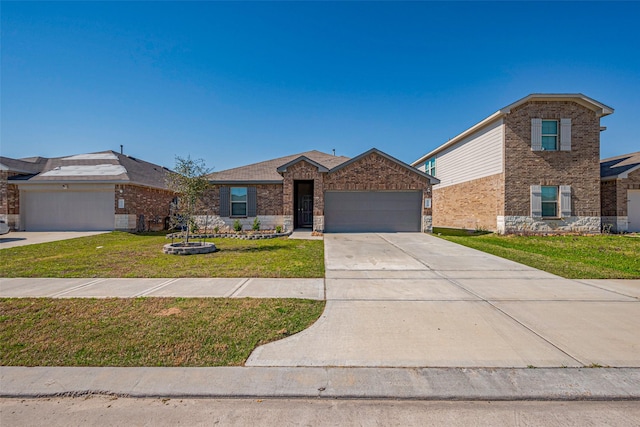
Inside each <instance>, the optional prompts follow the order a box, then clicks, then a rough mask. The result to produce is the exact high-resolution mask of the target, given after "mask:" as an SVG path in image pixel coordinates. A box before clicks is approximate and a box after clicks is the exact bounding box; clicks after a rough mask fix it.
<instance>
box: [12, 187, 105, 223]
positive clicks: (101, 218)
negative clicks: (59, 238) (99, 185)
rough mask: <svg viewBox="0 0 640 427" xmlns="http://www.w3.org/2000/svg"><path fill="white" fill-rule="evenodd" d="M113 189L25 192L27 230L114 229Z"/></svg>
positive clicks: (22, 204)
mask: <svg viewBox="0 0 640 427" xmlns="http://www.w3.org/2000/svg"><path fill="white" fill-rule="evenodd" d="M114 203H115V202H114V193H113V190H111V191H71V190H63V191H22V192H21V206H20V211H21V212H22V218H23V221H24V222H23V228H24V229H25V230H26V231H98V230H113V229H114V214H115V206H114Z"/></svg>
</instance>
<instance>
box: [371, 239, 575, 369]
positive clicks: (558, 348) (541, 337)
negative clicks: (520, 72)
mask: <svg viewBox="0 0 640 427" xmlns="http://www.w3.org/2000/svg"><path fill="white" fill-rule="evenodd" d="M380 238H382V239H383V240H384V241H386V242H388V243H389V244H390V245H392V246H394V247H395V248H397V249H398V250H400V251H401V252H403V253H405V254H406V255H408V256H410V257H411V258H413V259H415V260H416V261H418V262H419V263H421V264H423V265H427V264H426V263H424V262H423V261H422V260H420V259H418V258H417V257H415V256H414V255H412V254H411V253H409V252H407V251H405V250H404V249H403V248H401V247H399V246H398V245H396V244H395V243H393V242H391V241H390V240H388V239H386V238H384V237H383V236H380ZM427 267H428V265H427ZM429 269H430V270H432V271H433V272H434V273H436V274H437V275H438V276H440V277H442V278H444V279H446V280H447V281H449V282H450V283H451V284H452V285H454V286H457V287H458V288H460V289H462V290H463V291H465V292H467V293H469V294H471V295H473V296H475V297H476V298H480V300H481V301H484V302H486V303H487V304H489V306H491V307H493V308H494V309H495V310H496V311H498V312H500V313H502V314H503V315H504V316H506V317H508V318H509V319H511V320H513V321H514V322H516V323H517V324H519V325H520V326H522V327H523V328H524V329H526V330H528V331H529V332H531V333H532V334H534V335H535V336H537V337H538V338H540V339H541V340H543V341H544V342H546V343H548V344H549V345H551V346H552V347H554V348H555V349H557V350H558V351H560V352H561V353H563V354H565V355H567V356H568V357H570V358H571V359H573V360H575V361H576V362H578V363H580V364H582V365H586V362H583V361H582V360H580V359H579V358H577V357H575V356H573V355H571V354H569V353H568V352H567V351H565V350H563V349H562V348H560V347H559V346H558V345H556V344H555V343H553V342H552V341H550V340H549V339H547V338H545V337H543V336H542V335H540V334H539V333H538V332H536V331H535V330H533V329H532V328H530V327H529V326H527V325H525V324H524V323H522V322H521V321H520V320H518V319H516V318H515V317H513V316H512V315H510V314H509V313H507V312H505V311H504V310H502V309H501V308H500V307H498V306H496V305H495V304H494V303H492V302H491V301H489V300H488V299H486V298H484V297H482V296H481V295H479V294H477V293H475V292H473V291H471V290H469V289H467V288H465V287H464V286H463V285H462V284H461V283H458V282H457V281H456V279H452V278H449V277H446V276H445V275H444V274H442V273H440V272H439V271H437V270H433V269H431V267H429Z"/></svg>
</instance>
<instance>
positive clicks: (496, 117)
mask: <svg viewBox="0 0 640 427" xmlns="http://www.w3.org/2000/svg"><path fill="white" fill-rule="evenodd" d="M505 115H506V113H505V112H503V111H502V110H499V111H496V112H495V113H493V114H492V115H490V116H489V117H487V118H486V119H484V120H482V121H481V122H479V123H477V124H475V125H473V126H471V127H470V128H469V129H467V130H465V131H464V132H462V133H460V134H458V135H456V136H454V137H453V138H451V139H450V140H449V141H447V142H445V143H444V144H442V145H440V146H439V147H437V148H435V149H433V150H431V151H429V152H428V153H427V154H425V155H424V156H422V157H420V158H419V159H418V160H416V161H414V162H413V163H411V166H413V167H417V166H418V165H419V164H420V163H422V162H424V161H426V160H427V159H429V158H431V157H433V156H434V155H436V154H438V153H439V152H440V151H443V150H446V149H447V148H449V147H451V146H452V145H455V144H457V143H458V142H460V141H462V140H463V139H465V138H466V137H468V136H469V135H472V134H473V133H475V132H477V131H479V130H480V129H482V128H485V127H487V126H489V125H490V124H491V123H493V122H495V121H496V120H499V119H501V118H502V117H504V116H505Z"/></svg>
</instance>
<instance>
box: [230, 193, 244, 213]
mask: <svg viewBox="0 0 640 427" xmlns="http://www.w3.org/2000/svg"><path fill="white" fill-rule="evenodd" d="M231 216H247V187H231Z"/></svg>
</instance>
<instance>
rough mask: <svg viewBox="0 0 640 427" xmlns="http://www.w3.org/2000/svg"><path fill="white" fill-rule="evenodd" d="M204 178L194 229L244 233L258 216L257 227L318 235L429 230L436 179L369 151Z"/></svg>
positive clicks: (297, 158) (311, 155) (314, 155)
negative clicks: (236, 228) (237, 227)
mask: <svg viewBox="0 0 640 427" xmlns="http://www.w3.org/2000/svg"><path fill="white" fill-rule="evenodd" d="M208 177H209V180H210V182H211V184H212V188H211V189H210V190H209V191H208V193H207V196H206V197H205V198H204V208H203V211H201V214H202V215H200V217H199V219H198V221H199V222H200V223H201V225H202V223H203V222H205V221H206V223H207V224H208V225H209V227H215V226H218V227H221V228H231V227H232V226H233V223H234V222H235V221H236V220H238V221H240V222H241V223H242V224H243V226H244V228H245V229H250V228H251V225H252V223H253V221H254V219H255V218H258V219H259V220H260V223H261V226H262V228H275V227H276V226H278V225H279V226H281V227H283V229H284V230H293V229H295V228H309V229H313V230H315V231H320V232H323V231H327V232H364V231H430V230H431V185H432V184H434V183H437V182H438V181H437V180H436V179H435V178H433V177H431V176H429V175H427V174H426V173H424V172H421V171H419V170H417V169H415V168H413V167H411V166H409V165H407V164H406V163H403V162H401V161H399V160H397V159H395V158H393V157H391V156H389V155H388V154H385V153H383V152H381V151H379V150H376V149H371V150H369V151H367V152H365V153H363V154H360V155H359V156H356V157H354V158H352V159H349V158H347V157H342V156H334V155H331V154H326V153H322V152H319V151H308V152H304V153H300V154H294V155H290V156H285V157H280V158H277V159H273V160H267V161H264V162H260V163H256V164H251V165H247V166H242V167H238V168H234V169H229V170H224V171H220V172H215V173H212V174H210V175H209V176H208ZM205 214H206V215H205Z"/></svg>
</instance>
